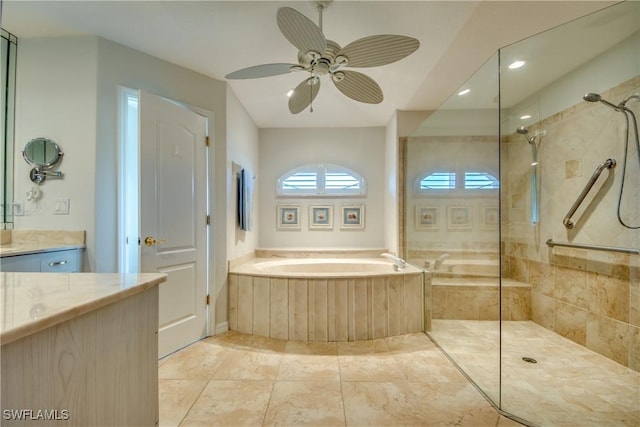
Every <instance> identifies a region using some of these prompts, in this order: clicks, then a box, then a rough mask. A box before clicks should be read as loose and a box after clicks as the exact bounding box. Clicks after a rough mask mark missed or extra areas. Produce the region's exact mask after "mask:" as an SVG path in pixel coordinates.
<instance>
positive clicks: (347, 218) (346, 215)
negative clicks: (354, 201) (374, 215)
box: [340, 205, 364, 230]
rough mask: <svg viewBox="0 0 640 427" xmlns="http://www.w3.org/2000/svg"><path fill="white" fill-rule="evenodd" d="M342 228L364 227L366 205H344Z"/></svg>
mask: <svg viewBox="0 0 640 427" xmlns="http://www.w3.org/2000/svg"><path fill="white" fill-rule="evenodd" d="M341 208H342V212H341V215H340V217H341V218H342V223H341V225H340V228H342V229H344V230H351V229H356V230H358V229H363V228H364V205H343V206H342V207H341Z"/></svg>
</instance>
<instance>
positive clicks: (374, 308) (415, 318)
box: [229, 254, 430, 342]
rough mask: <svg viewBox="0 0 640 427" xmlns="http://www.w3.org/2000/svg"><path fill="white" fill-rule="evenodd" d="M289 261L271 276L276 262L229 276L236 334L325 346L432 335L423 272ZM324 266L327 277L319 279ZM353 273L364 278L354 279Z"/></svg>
mask: <svg viewBox="0 0 640 427" xmlns="http://www.w3.org/2000/svg"><path fill="white" fill-rule="evenodd" d="M325 255H326V254H325ZM286 261H287V262H286V263H284V265H282V260H278V261H277V262H278V263H280V264H281V268H280V269H279V270H280V271H277V270H275V269H273V268H265V265H266V266H268V267H272V266H273V265H274V264H273V263H274V259H273V258H256V259H253V260H251V261H249V262H246V263H244V264H242V265H239V266H235V267H233V268H232V269H231V270H230V272H229V327H230V329H231V330H235V331H238V332H242V333H247V334H253V335H260V336H265V337H271V338H279V339H286V340H291V341H318V342H326V341H355V340H369V339H376V338H383V337H389V336H395V335H402V334H407V333H414V332H422V331H424V330H425V327H427V328H428V324H429V321H430V313H429V312H426V313H425V307H427V306H430V304H425V303H424V300H425V291H424V286H423V271H422V270H420V269H417V268H415V267H412V266H410V265H407V266H406V268H405V269H404V270H402V271H394V269H393V264H392V263H390V262H388V261H387V260H385V259H383V258H373V259H372V258H350V259H349V258H334V259H331V258H327V259H314V260H312V261H313V262H311V263H309V262H308V261H309V260H308V259H305V258H287V260H286ZM305 261H306V262H305ZM347 261H348V262H347ZM265 263H266V264H265ZM318 263H321V266H322V267H321V269H320V271H313V270H312V268H313V266H314V265H316V266H317V265H318ZM301 265H303V266H308V267H309V268H306V267H300V266H301ZM287 266H288V268H287ZM345 266H346V268H344V267H345ZM353 266H357V267H358V268H359V269H360V270H361V271H353V268H352V267H353ZM266 270H269V271H266ZM283 270H289V271H283ZM291 270H296V271H291ZM340 270H342V272H341V271H340ZM345 270H346V271H345Z"/></svg>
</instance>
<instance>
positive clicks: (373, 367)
mask: <svg viewBox="0 0 640 427" xmlns="http://www.w3.org/2000/svg"><path fill="white" fill-rule="evenodd" d="M338 363H339V364H340V378H341V379H342V381H406V380H407V377H406V376H405V374H404V372H402V369H401V368H400V365H399V364H398V362H397V361H396V358H395V357H393V356H392V355H379V356H376V357H372V356H368V355H358V356H338Z"/></svg>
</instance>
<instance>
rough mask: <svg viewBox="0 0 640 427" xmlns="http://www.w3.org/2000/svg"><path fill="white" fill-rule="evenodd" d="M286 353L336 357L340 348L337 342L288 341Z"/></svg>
mask: <svg viewBox="0 0 640 427" xmlns="http://www.w3.org/2000/svg"><path fill="white" fill-rule="evenodd" d="M284 352H285V353H286V354H307V355H315V356H335V355H337V354H338V346H337V344H336V343H335V342H305V341H288V342H287V345H286V347H285V349H284Z"/></svg>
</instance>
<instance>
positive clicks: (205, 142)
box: [204, 135, 209, 147]
mask: <svg viewBox="0 0 640 427" xmlns="http://www.w3.org/2000/svg"><path fill="white" fill-rule="evenodd" d="M204 145H206V146H207V147H208V146H209V135H207V136H205V137H204Z"/></svg>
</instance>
